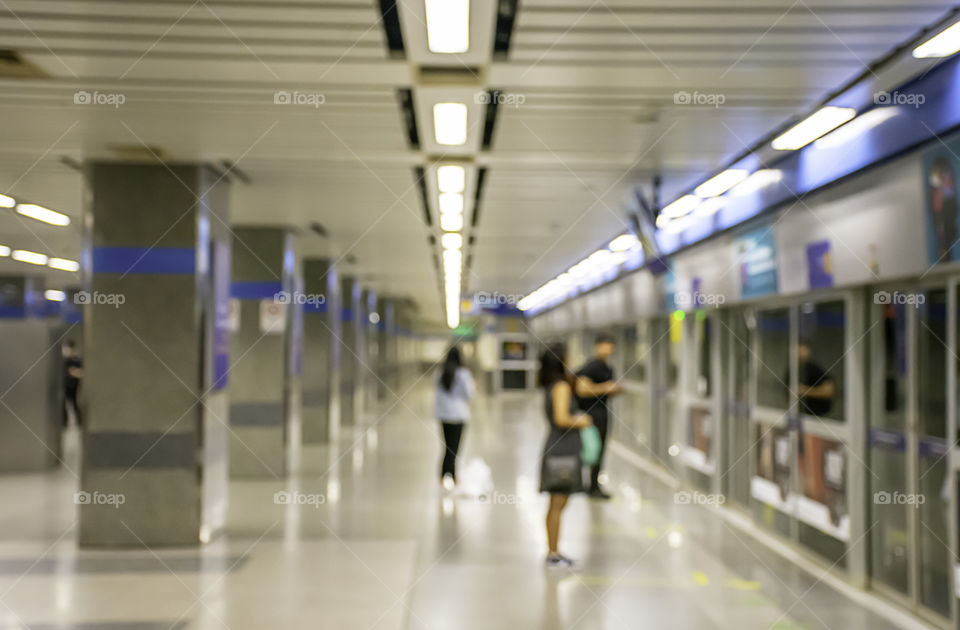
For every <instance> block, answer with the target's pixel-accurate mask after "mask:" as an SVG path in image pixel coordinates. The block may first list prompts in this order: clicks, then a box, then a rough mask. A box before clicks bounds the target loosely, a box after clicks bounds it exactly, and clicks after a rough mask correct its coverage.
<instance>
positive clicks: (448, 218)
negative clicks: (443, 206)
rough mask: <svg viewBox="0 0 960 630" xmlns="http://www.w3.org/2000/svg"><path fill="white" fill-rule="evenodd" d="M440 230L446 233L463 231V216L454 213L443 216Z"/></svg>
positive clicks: (441, 216)
mask: <svg viewBox="0 0 960 630" xmlns="http://www.w3.org/2000/svg"><path fill="white" fill-rule="evenodd" d="M440 229H441V230H443V231H444V232H459V231H460V230H462V229H463V215H462V214H453V213H447V214H441V215H440Z"/></svg>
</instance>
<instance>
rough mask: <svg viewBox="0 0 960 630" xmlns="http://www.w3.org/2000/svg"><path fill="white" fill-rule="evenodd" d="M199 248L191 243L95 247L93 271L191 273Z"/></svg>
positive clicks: (195, 265)
mask: <svg viewBox="0 0 960 630" xmlns="http://www.w3.org/2000/svg"><path fill="white" fill-rule="evenodd" d="M196 268H197V252H196V250H195V249H194V248H192V247H96V248H94V250H93V272H94V273H119V274H192V273H194V272H195V270H196Z"/></svg>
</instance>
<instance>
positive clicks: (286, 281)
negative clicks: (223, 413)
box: [230, 226, 299, 478]
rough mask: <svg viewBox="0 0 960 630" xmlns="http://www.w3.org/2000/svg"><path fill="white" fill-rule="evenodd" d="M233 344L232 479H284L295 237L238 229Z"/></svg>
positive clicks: (283, 231)
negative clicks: (281, 477)
mask: <svg viewBox="0 0 960 630" xmlns="http://www.w3.org/2000/svg"><path fill="white" fill-rule="evenodd" d="M233 233H234V242H233V284H232V285H231V289H230V299H231V304H232V306H231V311H232V313H233V321H232V324H233V325H232V330H233V335H232V338H231V344H230V350H231V352H230V354H231V360H232V366H231V369H230V426H231V429H232V431H231V435H230V476H231V477H266V478H276V477H280V476H283V475H284V474H285V473H286V460H287V457H286V453H287V441H288V438H289V429H290V422H291V418H292V416H293V410H292V409H291V405H290V402H289V400H290V377H291V367H290V366H291V357H292V355H293V345H294V344H293V342H294V332H295V331H294V326H293V312H294V310H295V303H296V302H298V301H299V295H298V294H297V293H296V291H295V286H294V250H293V240H294V238H293V233H292V232H291V231H290V230H289V229H288V228H285V227H275V226H250V227H247V226H243V227H234V229H233Z"/></svg>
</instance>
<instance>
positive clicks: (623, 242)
mask: <svg viewBox="0 0 960 630" xmlns="http://www.w3.org/2000/svg"><path fill="white" fill-rule="evenodd" d="M639 244H640V241H639V240H637V235H636V234H621V235H620V236H618V237H617V238H615V239H613V240H612V241H610V245H609V247H610V251H612V252H625V251H627V250H628V249H633V248H634V247H636V246H637V245H639Z"/></svg>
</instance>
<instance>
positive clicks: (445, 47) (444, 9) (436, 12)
mask: <svg viewBox="0 0 960 630" xmlns="http://www.w3.org/2000/svg"><path fill="white" fill-rule="evenodd" d="M425 7H426V17H427V47H428V48H429V49H430V52H432V53H441V54H451V53H465V52H467V51H468V50H469V49H470V0H425Z"/></svg>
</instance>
